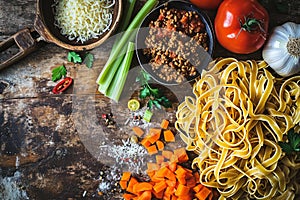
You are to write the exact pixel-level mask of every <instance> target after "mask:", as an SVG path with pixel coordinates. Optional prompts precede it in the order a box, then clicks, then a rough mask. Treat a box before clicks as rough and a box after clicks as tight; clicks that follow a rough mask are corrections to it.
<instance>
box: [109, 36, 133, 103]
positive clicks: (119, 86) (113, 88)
mask: <svg viewBox="0 0 300 200" xmlns="http://www.w3.org/2000/svg"><path fill="white" fill-rule="evenodd" d="M133 54H134V43H133V42H129V43H128V47H127V51H126V55H125V57H124V59H123V61H122V63H121V65H120V67H119V69H118V71H117V72H116V75H115V76H114V78H113V80H112V83H111V84H110V86H109V88H108V90H107V94H106V96H107V97H109V98H110V99H112V100H114V101H116V102H118V101H119V99H120V96H121V93H122V91H123V88H124V85H125V82H126V78H127V75H128V71H129V69H130V66H131V61H132V57H133Z"/></svg>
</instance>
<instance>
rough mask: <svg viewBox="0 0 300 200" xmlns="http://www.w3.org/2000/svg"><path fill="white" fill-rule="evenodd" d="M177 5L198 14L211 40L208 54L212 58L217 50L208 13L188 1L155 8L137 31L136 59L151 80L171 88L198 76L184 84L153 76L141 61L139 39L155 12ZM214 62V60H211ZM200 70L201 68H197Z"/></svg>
mask: <svg viewBox="0 0 300 200" xmlns="http://www.w3.org/2000/svg"><path fill="white" fill-rule="evenodd" d="M173 4H174V5H176V4H184V5H185V7H183V9H185V10H186V8H187V7H189V8H190V10H194V11H196V12H197V14H198V15H199V16H200V17H201V20H202V21H203V23H204V24H205V29H206V32H207V33H208V38H209V49H208V51H207V53H208V54H209V55H210V56H212V55H213V52H214V48H215V33H214V29H213V24H212V21H211V19H210V17H209V16H208V15H207V13H206V12H205V11H203V10H201V9H199V8H198V7H196V6H195V5H193V4H192V3H190V2H187V1H184V0H171V1H167V2H165V3H162V4H161V5H159V6H157V7H156V8H154V9H153V10H152V11H151V12H149V13H148V14H147V15H146V17H145V18H144V19H143V21H142V23H141V24H140V26H139V27H138V30H137V34H136V37H135V51H136V57H137V60H138V64H139V65H140V66H141V68H142V69H143V70H145V71H146V72H147V73H149V74H150V76H151V78H153V79H154V80H155V81H156V82H158V83H159V84H162V85H169V86H172V85H173V86H174V85H181V84H184V83H187V82H191V81H193V80H195V79H196V78H197V77H198V76H199V75H200V74H199V75H198V76H196V77H193V78H192V79H190V80H185V81H183V82H182V83H177V82H175V81H174V82H168V81H165V80H163V79H161V78H159V77H158V76H157V75H153V74H155V73H154V72H153V70H150V72H149V70H148V69H147V67H145V64H144V63H143V62H142V60H141V56H144V55H141V48H139V47H140V45H139V37H140V35H139V34H140V30H141V29H142V28H147V27H146V26H143V25H144V22H145V21H146V20H148V18H149V17H150V16H152V15H153V13H155V12H158V10H160V9H161V8H164V7H166V6H170V5H171V6H170V7H172V5H173ZM211 61H212V60H211ZM197 68H199V67H197Z"/></svg>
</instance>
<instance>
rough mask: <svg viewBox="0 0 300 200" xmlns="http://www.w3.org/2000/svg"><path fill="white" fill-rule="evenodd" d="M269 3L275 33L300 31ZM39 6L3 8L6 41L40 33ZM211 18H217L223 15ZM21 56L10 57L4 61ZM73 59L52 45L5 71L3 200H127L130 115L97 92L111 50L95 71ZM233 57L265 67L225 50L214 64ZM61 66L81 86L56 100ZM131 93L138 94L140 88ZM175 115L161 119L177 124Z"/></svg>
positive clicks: (0, 98) (98, 52) (0, 94)
mask: <svg viewBox="0 0 300 200" xmlns="http://www.w3.org/2000/svg"><path fill="white" fill-rule="evenodd" d="M264 2H265V5H266V7H267V8H268V11H269V13H270V19H271V21H270V30H271V29H272V28H273V27H274V26H276V25H279V24H282V23H283V22H286V21H294V22H297V23H300V19H299V16H296V15H293V16H292V15H286V14H280V13H278V11H277V10H276V9H275V7H274V4H273V3H272V2H271V1H264ZM139 4H142V3H141V2H140V3H139ZM35 5H36V2H35V0H23V1H21V0H11V1H6V0H0V41H2V40H4V39H6V38H7V37H9V36H10V35H12V34H14V33H15V32H17V31H18V30H20V29H22V28H24V27H28V26H29V27H32V26H33V21H34V18H35ZM209 15H210V16H211V17H212V18H213V17H214V15H215V13H214V12H209ZM13 53H14V49H10V50H9V51H6V52H5V54H3V53H2V54H1V56H10V55H11V54H13ZM67 53H68V51H67V50H65V49H62V48H60V47H57V46H55V45H53V44H44V45H43V46H42V48H40V49H38V50H37V51H36V52H34V53H32V54H31V55H29V56H28V57H26V58H25V59H23V60H21V61H20V62H18V63H17V64H14V65H13V66H10V67H9V68H6V69H4V70H2V71H0V199H37V200H40V199H84V198H85V199H117V198H118V196H119V195H118V193H119V189H118V187H116V186H115V183H116V182H117V179H118V176H119V172H120V171H119V170H120V169H118V167H116V166H117V165H116V159H115V158H116V157H117V155H116V154H118V151H117V150H118V149H119V151H121V150H122V143H120V142H121V139H124V140H125V139H126V138H127V137H128V136H127V134H125V133H127V129H128V127H127V126H126V125H124V124H125V121H126V118H128V117H129V114H128V111H127V110H126V109H124V108H125V107H126V101H124V102H122V101H121V103H120V104H118V105H116V104H114V103H112V102H111V101H110V100H109V99H107V98H105V97H104V96H103V95H101V94H100V93H98V92H97V86H96V84H95V80H96V78H97V76H98V74H99V72H100V71H101V68H102V67H103V65H104V63H105V61H106V59H107V57H108V55H109V45H103V46H100V47H99V48H96V49H94V50H93V51H92V53H93V54H94V55H95V63H94V66H93V68H91V69H88V68H87V67H85V66H84V65H78V64H76V65H74V64H72V63H67ZM228 56H234V57H237V58H238V59H261V52H256V53H254V54H251V55H235V54H232V53H230V52H227V51H226V50H224V49H223V48H221V47H220V46H219V45H218V44H217V45H216V49H215V53H214V58H216V57H228ZM61 64H65V66H66V68H67V70H68V76H71V77H73V78H74V84H73V86H72V87H71V88H70V89H68V90H67V91H66V92H65V93H64V94H60V95H54V94H52V93H51V90H52V88H53V86H54V85H55V83H54V82H52V81H51V69H53V67H55V66H57V65H61ZM189 87H191V86H190V85H189ZM128 88H130V89H129V91H131V93H133V92H132V91H133V90H134V88H132V87H128ZM180 100H181V97H180V95H179V97H178V101H180ZM175 106H176V105H175ZM110 112H113V114H116V121H117V127H116V128H111V129H110V128H107V127H105V126H104V122H103V120H102V119H101V115H102V114H103V113H110ZM170 113H172V111H171V112H168V111H166V112H162V113H161V114H160V115H158V116H159V117H160V118H163V117H170ZM171 115H172V114H171ZM154 125H155V123H154ZM118 144H119V146H118ZM123 146H124V144H123ZM114 152H115V153H114ZM116 152H117V153H116ZM106 154H110V157H108V156H107V155H106ZM125 168H126V166H125Z"/></svg>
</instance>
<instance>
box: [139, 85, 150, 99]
mask: <svg viewBox="0 0 300 200" xmlns="http://www.w3.org/2000/svg"><path fill="white" fill-rule="evenodd" d="M150 95H151V93H150V90H149V88H148V87H146V86H144V88H143V89H141V91H140V98H141V99H145V98H146V97H149V96H150Z"/></svg>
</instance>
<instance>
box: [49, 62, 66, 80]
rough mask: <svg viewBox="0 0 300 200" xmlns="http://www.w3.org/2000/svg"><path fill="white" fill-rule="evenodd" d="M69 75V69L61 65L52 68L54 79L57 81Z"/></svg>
mask: <svg viewBox="0 0 300 200" xmlns="http://www.w3.org/2000/svg"><path fill="white" fill-rule="evenodd" d="M66 75H67V69H66V68H65V66H63V65H61V66H58V67H56V68H54V69H53V70H52V81H57V80H59V79H61V78H62V77H63V76H66Z"/></svg>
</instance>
